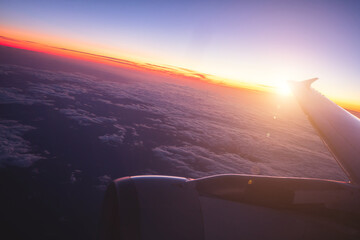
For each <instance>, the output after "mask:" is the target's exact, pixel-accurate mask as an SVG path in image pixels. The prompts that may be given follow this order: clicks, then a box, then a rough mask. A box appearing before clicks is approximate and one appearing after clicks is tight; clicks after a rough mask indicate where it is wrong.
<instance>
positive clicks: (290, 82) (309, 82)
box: [288, 77, 319, 89]
mask: <svg viewBox="0 0 360 240" xmlns="http://www.w3.org/2000/svg"><path fill="white" fill-rule="evenodd" d="M318 79H319V78H317V77H315V78H310V79H307V80H303V81H299V82H297V81H288V82H289V84H290V85H291V86H294V85H297V86H300V85H301V86H304V87H305V88H306V89H309V88H310V87H311V84H312V83H313V82H315V81H316V80H318Z"/></svg>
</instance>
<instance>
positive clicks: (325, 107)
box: [290, 78, 360, 185]
mask: <svg viewBox="0 0 360 240" xmlns="http://www.w3.org/2000/svg"><path fill="white" fill-rule="evenodd" d="M315 80H316V78H314V79H309V80H305V81H302V82H290V86H291V88H292V90H293V93H294V95H295V97H296V98H297V100H298V102H299V104H300V106H301V108H302V109H303V111H304V112H305V114H306V115H307V116H308V118H309V120H310V122H311V124H312V125H313V126H314V128H315V129H316V130H317V131H318V133H319V135H320V136H321V138H322V139H323V140H324V142H325V143H326V145H327V146H328V148H329V149H330V151H331V152H332V153H333V155H334V156H335V158H336V160H337V161H338V163H339V164H340V166H341V167H342V168H343V170H344V171H345V172H346V174H347V175H348V177H349V179H350V182H351V183H354V184H357V185H360V120H359V119H358V118H357V117H355V116H353V115H352V114H351V113H349V112H347V111H346V110H344V109H343V108H341V107H339V106H338V105H336V104H335V103H333V102H332V101H330V100H329V99H327V98H326V97H325V96H323V95H321V94H320V93H319V92H317V91H316V90H314V89H313V88H311V84H312V83H313V82H314V81H315ZM314 161H316V159H314Z"/></svg>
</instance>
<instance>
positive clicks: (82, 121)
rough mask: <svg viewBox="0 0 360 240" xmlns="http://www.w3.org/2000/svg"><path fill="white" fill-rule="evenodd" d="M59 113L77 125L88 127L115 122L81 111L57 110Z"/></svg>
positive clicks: (108, 118)
mask: <svg viewBox="0 0 360 240" xmlns="http://www.w3.org/2000/svg"><path fill="white" fill-rule="evenodd" d="M59 112H60V113H62V114H64V115H66V116H67V117H68V118H70V119H73V120H75V121H76V122H77V123H78V124H79V125H82V126H89V125H91V124H101V123H106V122H108V123H111V122H116V119H115V118H110V117H102V116H96V115H95V114H93V113H90V112H87V111H85V110H82V109H70V108H64V109H60V110H59Z"/></svg>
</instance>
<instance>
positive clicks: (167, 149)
mask: <svg viewBox="0 0 360 240" xmlns="http://www.w3.org/2000/svg"><path fill="white" fill-rule="evenodd" d="M153 153H154V155H155V156H156V157H158V158H159V159H160V160H162V161H163V162H164V164H168V165H170V166H171V167H170V169H172V168H173V169H176V172H177V173H178V174H180V176H187V177H193V178H198V177H204V176H209V175H214V174H221V173H244V174H263V175H274V171H272V170H271V168H268V167H267V166H266V165H265V164H263V163H255V162H251V161H248V160H246V159H243V158H241V157H240V156H239V155H236V154H231V153H222V154H217V153H214V152H212V151H210V150H208V149H205V148H203V147H199V146H189V145H187V146H160V147H157V148H154V149H153Z"/></svg>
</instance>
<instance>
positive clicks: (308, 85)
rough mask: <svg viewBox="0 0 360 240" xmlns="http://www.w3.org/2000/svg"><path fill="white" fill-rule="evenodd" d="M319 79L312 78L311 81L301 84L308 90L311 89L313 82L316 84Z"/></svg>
mask: <svg viewBox="0 0 360 240" xmlns="http://www.w3.org/2000/svg"><path fill="white" fill-rule="evenodd" d="M318 79H319V78H311V79H308V80H304V81H302V82H301V83H302V84H304V85H305V87H306V88H310V87H311V84H312V83H313V82H315V81H316V80H318Z"/></svg>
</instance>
